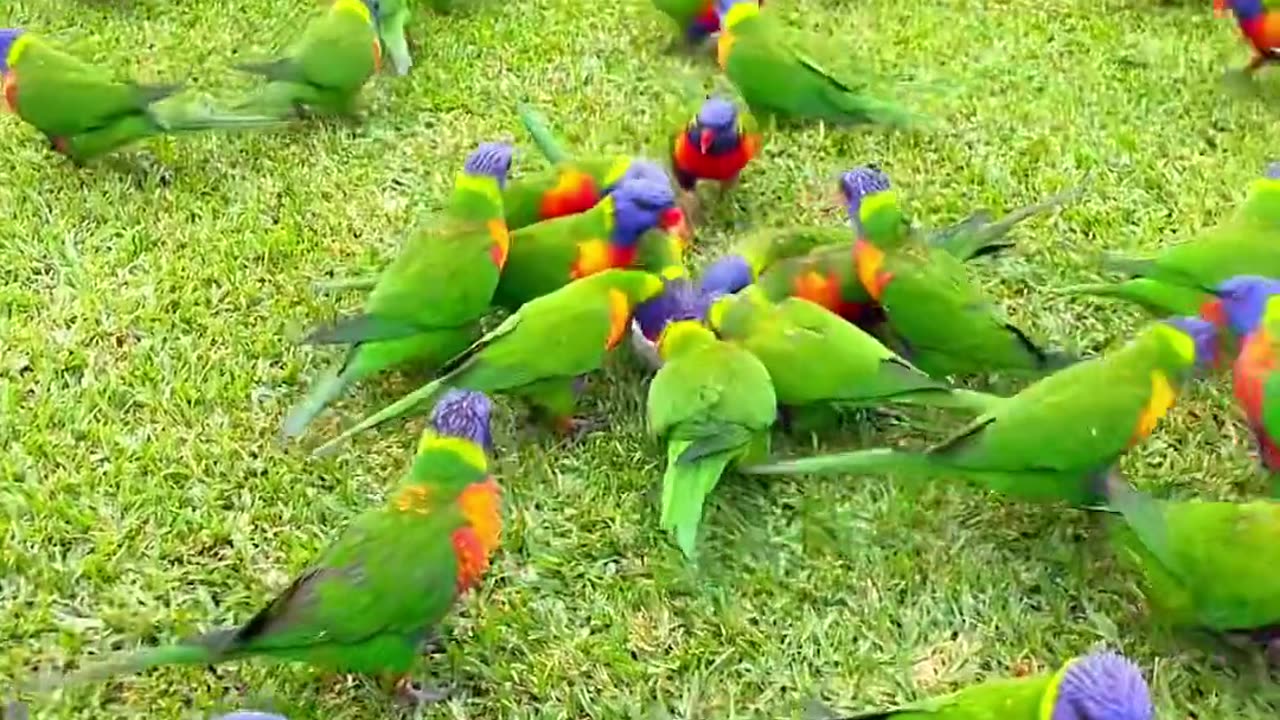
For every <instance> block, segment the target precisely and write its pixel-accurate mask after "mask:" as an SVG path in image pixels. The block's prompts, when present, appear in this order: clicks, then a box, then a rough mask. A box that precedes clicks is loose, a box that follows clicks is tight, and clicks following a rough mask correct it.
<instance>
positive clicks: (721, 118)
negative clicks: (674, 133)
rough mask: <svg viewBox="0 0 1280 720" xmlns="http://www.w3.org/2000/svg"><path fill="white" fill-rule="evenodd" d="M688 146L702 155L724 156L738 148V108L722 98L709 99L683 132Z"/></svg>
mask: <svg viewBox="0 0 1280 720" xmlns="http://www.w3.org/2000/svg"><path fill="white" fill-rule="evenodd" d="M685 137H686V139H687V140H688V141H689V144H690V145H691V146H693V147H696V148H698V150H699V151H700V152H701V153H702V154H703V155H708V154H709V155H724V154H725V153H729V152H733V150H734V149H735V148H737V147H738V143H739V142H740V139H739V138H738V108H737V107H735V106H734V104H733V103H732V102H730V101H728V100H725V99H724V98H719V97H710V98H707V100H706V102H704V103H702V107H701V108H699V109H698V114H697V116H695V117H694V119H693V121H692V122H690V123H689V127H688V128H687V129H686V130H685Z"/></svg>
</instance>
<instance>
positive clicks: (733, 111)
mask: <svg viewBox="0 0 1280 720" xmlns="http://www.w3.org/2000/svg"><path fill="white" fill-rule="evenodd" d="M762 142H763V139H762V136H761V135H760V129H759V127H757V125H756V121H755V119H754V118H752V117H751V114H750V113H746V112H739V111H738V108H737V107H735V106H734V104H733V102H731V101H729V100H725V99H724V98H718V97H712V98H707V100H706V102H704V103H703V104H702V107H700V108H699V109H698V114H697V115H695V116H694V117H693V119H692V120H690V121H689V122H688V124H687V125H685V126H684V127H682V128H680V130H679V132H677V133H676V135H675V137H673V138H672V140H671V168H672V170H673V171H674V173H675V178H676V184H678V185H679V186H680V189H681V190H682V191H684V192H685V193H693V191H694V190H695V188H696V187H697V184H698V181H700V180H714V181H716V182H719V183H720V187H721V189H722V191H723V190H725V189H728V188H730V187H732V186H733V185H734V184H736V183H737V182H738V174H739V173H741V172H742V169H743V168H745V167H746V166H747V163H748V162H750V161H751V158H753V157H755V156H756V153H758V152H759V151H760V146H761V143H762ZM692 197H696V196H692Z"/></svg>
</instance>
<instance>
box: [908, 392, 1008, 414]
mask: <svg viewBox="0 0 1280 720" xmlns="http://www.w3.org/2000/svg"><path fill="white" fill-rule="evenodd" d="M1004 400H1005V398H1002V397H1000V396H999V395H992V394H991V393H984V392H978V391H977V390H965V389H963V388H954V389H951V390H947V389H944V388H938V389H937V390H921V391H920V392H917V393H911V394H908V395H901V396H898V397H895V398H894V402H899V403H903V404H906V405H919V406H921V407H936V408H954V409H956V410H972V411H974V412H977V413H985V412H989V411H991V410H992V409H994V408H995V407H996V406H997V405H998V404H999V403H1000V402H1002V401H1004Z"/></svg>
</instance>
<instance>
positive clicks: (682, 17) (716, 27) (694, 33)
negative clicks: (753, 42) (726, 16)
mask: <svg viewBox="0 0 1280 720" xmlns="http://www.w3.org/2000/svg"><path fill="white" fill-rule="evenodd" d="M653 5H654V7H656V8H658V10H659V11H660V12H662V14H664V15H666V16H667V17H669V18H671V19H672V20H674V21H675V23H676V26H677V27H678V28H679V29H680V33H681V36H682V38H683V40H684V42H685V44H686V45H688V46H690V47H697V46H699V45H701V44H702V43H704V42H706V41H707V38H709V37H711V36H712V35H714V34H715V33H718V32H720V13H719V11H718V10H717V9H716V0H653ZM759 5H760V6H761V7H763V6H764V0H760V2H759Z"/></svg>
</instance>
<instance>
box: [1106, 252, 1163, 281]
mask: <svg viewBox="0 0 1280 720" xmlns="http://www.w3.org/2000/svg"><path fill="white" fill-rule="evenodd" d="M1102 268H1103V269H1104V270H1110V271H1112V272H1118V273H1123V274H1125V275H1130V276H1133V277H1138V276H1142V275H1150V274H1151V273H1152V271H1154V270H1155V263H1154V262H1153V261H1152V260H1151V259H1150V258H1135V257H1129V256H1127V255H1119V254H1117V253H1104V254H1103V255H1102Z"/></svg>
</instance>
